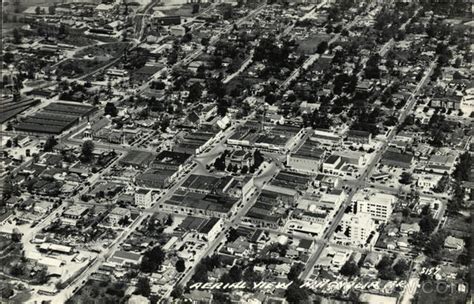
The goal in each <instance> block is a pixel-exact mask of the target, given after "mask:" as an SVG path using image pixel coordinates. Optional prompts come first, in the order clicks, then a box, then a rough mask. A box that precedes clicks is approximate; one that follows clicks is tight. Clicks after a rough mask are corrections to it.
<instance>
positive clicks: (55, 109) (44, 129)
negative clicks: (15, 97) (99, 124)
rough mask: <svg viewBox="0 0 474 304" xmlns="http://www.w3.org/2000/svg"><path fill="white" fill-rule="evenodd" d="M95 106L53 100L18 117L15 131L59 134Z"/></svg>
mask: <svg viewBox="0 0 474 304" xmlns="http://www.w3.org/2000/svg"><path fill="white" fill-rule="evenodd" d="M96 109H97V108H95V107H93V106H89V105H83V104H75V103H74V104H73V103H62V102H54V103H50V104H49V105H47V106H45V107H44V108H42V109H41V110H40V111H38V112H35V113H34V114H32V115H29V116H26V117H24V118H22V119H20V122H19V123H18V124H16V125H15V126H14V128H15V131H17V132H23V133H27V134H38V133H39V134H56V135H57V134H61V133H62V132H63V131H65V130H67V129H69V128H71V127H72V126H73V125H75V124H77V123H78V122H79V121H81V120H82V119H84V118H86V117H89V116H90V115H91V114H92V113H94V112H95V110H96Z"/></svg>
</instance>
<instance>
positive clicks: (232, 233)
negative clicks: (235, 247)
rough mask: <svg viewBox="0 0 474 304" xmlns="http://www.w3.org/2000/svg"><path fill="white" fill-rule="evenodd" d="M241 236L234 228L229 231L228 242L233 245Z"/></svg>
mask: <svg viewBox="0 0 474 304" xmlns="http://www.w3.org/2000/svg"><path fill="white" fill-rule="evenodd" d="M239 236H240V234H239V233H238V232H237V230H235V229H234V228H230V229H229V234H228V236H227V241H228V242H229V243H233V242H235V240H237V239H238V238H239Z"/></svg>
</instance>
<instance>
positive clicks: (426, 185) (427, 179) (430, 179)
mask: <svg viewBox="0 0 474 304" xmlns="http://www.w3.org/2000/svg"><path fill="white" fill-rule="evenodd" d="M441 178H442V176H441V175H436V174H429V175H420V176H418V181H417V186H418V187H420V188H421V189H422V191H431V190H433V188H435V187H436V186H437V185H438V183H439V181H440V180H441Z"/></svg>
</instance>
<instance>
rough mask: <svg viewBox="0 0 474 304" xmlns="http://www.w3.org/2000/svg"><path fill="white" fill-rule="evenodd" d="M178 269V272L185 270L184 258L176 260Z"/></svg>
mask: <svg viewBox="0 0 474 304" xmlns="http://www.w3.org/2000/svg"><path fill="white" fill-rule="evenodd" d="M175 266H176V271H177V272H184V270H186V263H185V262H184V260H183V259H179V260H178V261H177V262H176V265H175Z"/></svg>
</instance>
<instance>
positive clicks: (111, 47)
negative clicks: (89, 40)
mask: <svg viewBox="0 0 474 304" xmlns="http://www.w3.org/2000/svg"><path fill="white" fill-rule="evenodd" d="M127 45H128V42H114V43H107V44H101V45H93V46H90V47H87V48H85V49H82V50H80V51H78V52H77V53H76V54H75V55H74V57H76V58H82V57H84V56H91V57H99V58H115V57H117V56H120V55H121V54H122V53H123V52H124V51H125V49H126V47H127Z"/></svg>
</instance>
